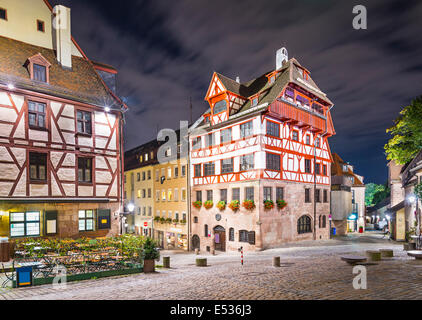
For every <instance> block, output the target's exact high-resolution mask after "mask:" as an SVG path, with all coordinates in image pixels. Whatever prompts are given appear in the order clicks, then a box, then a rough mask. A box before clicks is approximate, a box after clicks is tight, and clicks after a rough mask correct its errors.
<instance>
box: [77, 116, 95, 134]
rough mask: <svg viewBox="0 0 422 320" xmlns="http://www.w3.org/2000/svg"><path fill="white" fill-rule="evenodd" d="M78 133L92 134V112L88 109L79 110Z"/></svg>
mask: <svg viewBox="0 0 422 320" xmlns="http://www.w3.org/2000/svg"><path fill="white" fill-rule="evenodd" d="M76 117H77V124H78V133H83V134H91V133H92V129H91V113H90V112H86V111H77V113H76Z"/></svg>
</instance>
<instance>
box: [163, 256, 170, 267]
mask: <svg viewBox="0 0 422 320" xmlns="http://www.w3.org/2000/svg"><path fill="white" fill-rule="evenodd" d="M163 268H166V269H170V257H163Z"/></svg>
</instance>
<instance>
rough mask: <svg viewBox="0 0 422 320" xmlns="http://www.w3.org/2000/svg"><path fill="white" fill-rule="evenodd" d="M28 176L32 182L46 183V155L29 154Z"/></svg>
mask: <svg viewBox="0 0 422 320" xmlns="http://www.w3.org/2000/svg"><path fill="white" fill-rule="evenodd" d="M29 176H30V178H31V180H32V181H47V154H45V153H35V152H30V153H29Z"/></svg>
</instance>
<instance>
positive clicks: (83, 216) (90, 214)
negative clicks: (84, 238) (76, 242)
mask: <svg viewBox="0 0 422 320" xmlns="http://www.w3.org/2000/svg"><path fill="white" fill-rule="evenodd" d="M79 231H94V211H93V210H79Z"/></svg>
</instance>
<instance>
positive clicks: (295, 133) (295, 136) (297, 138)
mask: <svg viewBox="0 0 422 320" xmlns="http://www.w3.org/2000/svg"><path fill="white" fill-rule="evenodd" d="M292 140H294V141H299V131H297V130H293V132H292Z"/></svg>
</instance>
